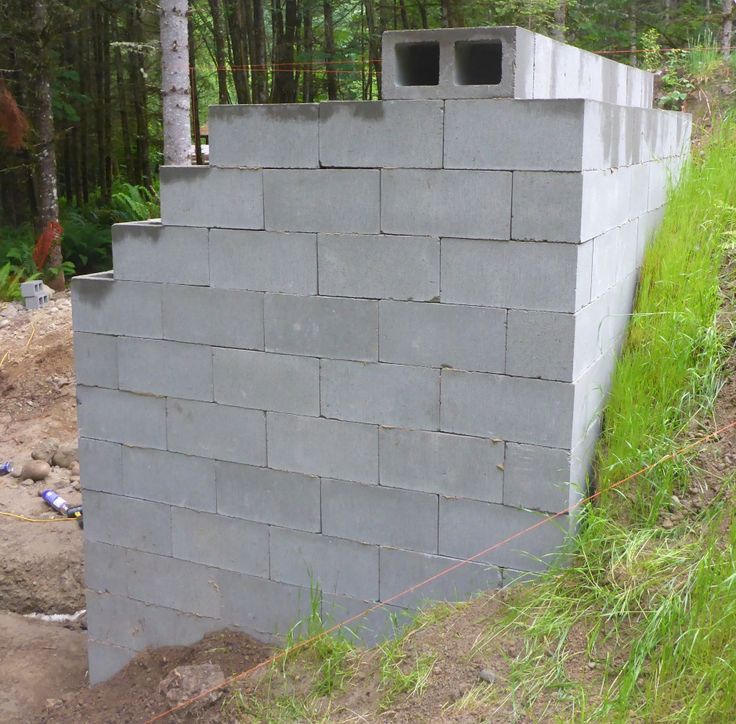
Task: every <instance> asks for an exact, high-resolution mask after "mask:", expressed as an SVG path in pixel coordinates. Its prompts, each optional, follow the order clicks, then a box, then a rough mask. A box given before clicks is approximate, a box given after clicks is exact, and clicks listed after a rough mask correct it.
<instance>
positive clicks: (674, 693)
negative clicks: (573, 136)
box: [478, 122, 736, 722]
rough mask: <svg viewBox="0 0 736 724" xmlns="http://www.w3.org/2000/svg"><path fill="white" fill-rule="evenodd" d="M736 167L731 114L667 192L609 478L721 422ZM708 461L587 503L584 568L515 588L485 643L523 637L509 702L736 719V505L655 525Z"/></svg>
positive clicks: (611, 419) (539, 713) (608, 430)
mask: <svg viewBox="0 0 736 724" xmlns="http://www.w3.org/2000/svg"><path fill="white" fill-rule="evenodd" d="M734 179H736V124H734V123H733V122H731V123H727V124H725V125H723V127H722V128H720V129H719V130H718V131H716V132H715V133H714V135H713V138H712V139H711V141H710V142H709V143H708V145H707V147H706V148H705V151H704V154H703V155H702V157H701V158H699V159H698V160H697V161H696V162H695V163H693V164H692V166H691V167H690V168H688V169H687V171H686V173H685V175H684V177H683V179H682V181H681V183H680V184H679V186H678V187H677V188H676V189H674V190H673V191H672V192H671V196H670V203H669V206H668V208H667V212H666V215H665V219H664V221H663V224H662V226H661V227H660V229H659V231H658V233H657V235H656V237H655V239H654V240H653V241H652V243H651V244H650V247H649V248H648V250H647V254H646V259H645V263H644V266H643V269H642V274H641V282H640V288H639V291H638V297H637V303H636V312H635V314H634V318H633V319H632V324H631V329H630V333H629V338H628V341H627V344H626V346H625V348H624V351H623V354H622V357H621V360H620V362H619V364H618V366H617V368H616V372H615V376H614V381H613V386H612V389H611V394H610V398H609V401H608V405H607V408H606V412H605V418H604V431H603V435H602V439H601V442H600V444H599V452H598V459H597V470H598V476H597V484H598V486H599V488H600V489H605V488H607V487H608V486H609V485H611V484H612V483H613V482H615V481H617V480H619V479H621V478H623V477H624V476H626V475H628V474H630V473H632V472H634V471H636V470H638V469H640V468H641V467H643V466H645V465H647V464H649V463H652V462H654V461H655V460H658V459H659V458H661V457H662V456H664V455H666V454H668V453H672V452H674V451H676V450H677V449H678V447H679V446H681V445H683V444H684V443H685V442H686V441H687V440H689V439H691V438H692V437H693V435H697V434H699V433H700V432H701V431H702V429H711V428H712V420H711V419H710V417H711V413H712V409H713V405H714V402H715V399H716V396H717V393H718V391H719V389H720V385H721V377H722V372H723V362H724V358H725V347H726V344H725V342H726V339H727V338H728V337H729V335H730V331H729V330H728V329H725V328H724V326H725V325H724V324H723V323H720V324H719V320H718V312H719V309H720V307H721V303H722V297H721V292H720V289H721V288H722V281H723V280H722V276H721V275H722V273H723V271H722V270H723V264H724V258H725V251H726V250H727V249H728V248H729V246H731V245H732V244H733V242H734V241H735V239H734V233H735V230H736V182H735V181H734ZM731 303H732V304H733V300H732V301H731ZM696 474H697V471H696V469H695V467H694V460H693V458H692V457H687V456H679V457H677V458H675V459H673V460H671V461H668V462H667V463H662V464H660V465H659V466H657V467H656V468H655V469H654V470H653V471H651V472H649V473H647V474H646V475H643V476H640V477H639V478H636V479H634V480H632V481H631V482H630V483H628V484H627V485H626V486H622V487H621V488H620V489H619V490H617V491H615V492H610V493H608V494H604V495H602V497H601V499H600V500H599V501H597V503H596V504H595V505H592V506H590V507H589V508H588V509H587V510H586V511H585V513H584V515H583V522H582V526H581V532H580V535H579V538H578V540H577V544H576V553H575V555H574V557H573V560H572V565H571V566H570V567H569V568H566V569H562V570H557V571H552V572H550V573H548V574H546V575H545V576H543V577H542V579H541V580H540V581H539V582H538V583H537V584H534V585H533V586H530V587H528V588H524V589H519V590H518V591H517V593H516V596H515V599H514V603H513V604H512V605H511V609H510V613H509V615H508V616H507V617H506V618H505V620H504V621H502V622H500V623H496V624H493V625H492V626H490V627H489V630H488V631H487V632H486V634H485V636H483V637H481V638H480V639H479V643H478V650H479V651H483V650H484V649H485V648H486V647H487V646H489V645H490V644H491V643H492V642H493V641H494V640H496V639H497V638H498V637H499V636H501V635H503V634H506V633H508V632H513V633H514V634H515V635H516V636H519V637H521V638H522V639H523V641H524V643H525V652H524V654H523V655H521V656H520V657H519V658H518V659H517V660H516V661H515V662H513V663H512V665H511V673H510V679H509V685H510V687H509V693H508V696H507V699H506V700H505V701H504V703H505V704H508V703H509V702H511V703H512V704H513V705H514V706H515V708H517V709H518V710H519V713H520V714H522V713H527V712H529V711H534V712H535V716H536V717H541V718H542V719H544V718H546V717H547V716H549V715H552V716H556V717H559V716H560V712H563V713H562V716H563V718H564V719H566V720H575V721H630V720H637V721H698V722H700V721H719V722H720V721H730V720H732V717H733V706H734V702H736V637H734V635H733V632H734V631H735V630H736V628H735V627H736V529H735V526H734V525H733V504H732V503H730V502H728V498H727V497H725V496H724V497H722V498H721V499H720V500H718V501H717V502H716V503H715V504H714V505H713V506H712V508H711V509H710V510H708V511H706V512H705V513H703V515H702V516H701V517H702V518H703V520H701V521H693V520H692V519H691V520H690V521H689V522H688V520H687V519H685V522H683V523H681V524H680V525H679V526H676V527H675V528H674V529H672V530H665V529H663V528H662V527H659V526H658V524H657V520H658V516H659V515H660V513H661V512H662V510H663V509H664V508H665V507H668V506H671V505H674V504H675V502H674V501H673V499H672V493H673V491H676V490H679V488H681V487H687V486H689V485H691V484H692V482H693V481H694V480H695V477H694V476H695V475H696ZM733 482H734V481H733V477H732V478H731V479H728V480H726V481H725V483H724V488H723V489H724V490H727V489H728V488H729V486H730V485H731V484H732V483H733ZM571 634H575V635H573V636H572V637H571ZM581 638H582V640H583V641H584V644H583V650H582V651H581V650H580V644H579V641H580V640H581ZM571 641H575V642H578V643H576V644H573V643H571ZM586 659H588V660H590V664H591V666H593V667H594V668H597V669H599V670H601V671H603V672H604V676H603V680H602V684H601V685H600V688H599V689H597V690H595V691H591V689H590V687H589V686H587V685H585V684H584V682H583V680H584V678H585V677H581V676H580V675H579V674H578V675H575V674H574V673H572V670H571V668H570V667H571V665H572V663H573V662H574V661H578V662H579V661H583V662H585V661H586ZM622 659H623V663H622V661H621V660H622Z"/></svg>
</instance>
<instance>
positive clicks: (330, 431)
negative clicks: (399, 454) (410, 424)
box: [267, 412, 378, 483]
mask: <svg viewBox="0 0 736 724" xmlns="http://www.w3.org/2000/svg"><path fill="white" fill-rule="evenodd" d="M267 424H268V465H269V467H273V468H276V469H279V470H289V471H293V472H297V473H306V474H307V475H322V476H326V477H330V476H339V477H340V478H344V479H346V480H357V481H359V482H365V483H376V482H378V428H377V427H375V426H374V425H364V424H361V423H356V422H343V421H341V420H324V419H321V418H315V417H300V416H297V415H284V414H281V413H277V412H269V413H268V414H267Z"/></svg>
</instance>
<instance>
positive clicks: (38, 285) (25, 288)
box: [20, 279, 44, 297]
mask: <svg viewBox="0 0 736 724" xmlns="http://www.w3.org/2000/svg"><path fill="white" fill-rule="evenodd" d="M20 293H21V296H23V297H35V296H38V295H39V294H43V293H44V292H43V281H42V280H41V279H31V280H30V281H28V282H21V283H20Z"/></svg>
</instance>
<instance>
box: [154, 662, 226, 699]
mask: <svg viewBox="0 0 736 724" xmlns="http://www.w3.org/2000/svg"><path fill="white" fill-rule="evenodd" d="M224 681H225V675H224V674H223V673H222V669H221V668H220V667H219V666H217V665H216V664H199V665H197V666H177V668H175V669H174V670H173V671H172V672H171V673H170V674H169V675H168V676H167V677H166V678H165V679H164V680H163V681H162V682H161V683H160V684H159V685H158V690H159V693H161V694H163V695H164V696H165V697H166V699H167V700H168V701H169V703H171V704H173V705H177V704H181V703H182V702H183V701H186V700H187V699H191V698H192V697H193V696H197V695H198V694H201V693H202V692H203V691H207V690H208V689H211V688H212V687H213V686H217V685H218V684H222V683H223V682H224ZM221 696H222V689H218V690H217V691H212V692H210V693H209V694H207V696H204V697H202V699H200V700H199V701H200V702H204V703H207V704H211V703H212V702H213V701H217V700H218V699H219V698H220V697H221Z"/></svg>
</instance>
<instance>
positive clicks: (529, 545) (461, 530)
mask: <svg viewBox="0 0 736 724" xmlns="http://www.w3.org/2000/svg"><path fill="white" fill-rule="evenodd" d="M544 517H545V516H544V515H542V514H541V513H533V512H530V511H526V510H517V509H515V508H509V507H508V506H505V505H496V504H494V503H479V502H475V501H471V500H459V499H452V498H440V537H439V552H440V555H446V556H451V557H454V558H469V557H470V556H474V555H476V554H478V553H480V552H482V551H485V550H486V549H488V548H491V547H492V546H495V545H498V544H500V543H501V542H502V541H504V540H505V539H506V538H508V537H510V536H513V535H517V534H519V533H521V532H522V531H525V530H526V529H527V528H529V527H531V526H533V525H536V524H537V523H539V521H540V520H543V519H544ZM566 523H567V521H566V520H565V519H564V518H560V519H552V520H549V521H548V522H546V523H544V524H543V525H540V526H538V527H537V528H534V529H533V530H530V531H528V532H525V533H523V534H522V535H520V536H518V537H517V538H514V539H513V540H511V541H509V542H508V543H504V544H503V545H500V546H499V547H498V548H495V549H494V550H490V551H488V552H486V553H484V554H483V555H482V556H480V557H479V558H477V559H476V560H477V561H478V562H480V563H489V564H491V565H497V566H503V567H509V568H514V569H516V570H519V571H539V570H544V569H545V568H546V567H547V566H548V565H550V564H551V563H552V562H553V561H555V560H556V559H557V557H558V556H559V555H561V551H559V550H558V549H559V548H560V546H562V545H563V543H564V542H565V539H566Z"/></svg>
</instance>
